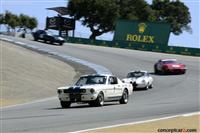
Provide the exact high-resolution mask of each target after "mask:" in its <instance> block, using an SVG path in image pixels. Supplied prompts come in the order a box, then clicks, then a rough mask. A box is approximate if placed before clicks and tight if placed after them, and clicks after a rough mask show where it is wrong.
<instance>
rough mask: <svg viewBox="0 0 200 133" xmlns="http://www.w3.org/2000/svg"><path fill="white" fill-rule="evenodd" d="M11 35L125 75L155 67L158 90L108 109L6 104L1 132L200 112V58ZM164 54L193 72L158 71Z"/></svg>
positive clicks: (89, 125)
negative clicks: (159, 62)
mask: <svg viewBox="0 0 200 133" xmlns="http://www.w3.org/2000/svg"><path fill="white" fill-rule="evenodd" d="M11 39H13V40H16V41H20V42H24V43H28V44H33V45H36V46H39V47H41V48H48V49H51V50H53V51H56V52H59V53H62V54H67V55H70V56H73V57H76V58H79V59H83V60H86V61H89V62H92V63H95V64H99V65H101V66H104V67H106V68H107V69H109V70H110V71H111V72H112V73H113V74H115V75H116V76H118V77H119V78H124V77H125V76H126V75H127V73H128V72H129V71H131V70H147V71H150V72H152V76H153V78H154V88H152V89H150V90H147V91H145V90H140V91H134V93H133V95H132V96H131V97H130V101H129V103H128V104H126V105H120V104H119V103H118V102H115V103H105V106H103V107H89V105H87V104H83V105H77V104H72V107H71V108H69V109H62V108H61V107H60V104H59V101H58V99H57V98H55V99H50V100H47V101H43V102H37V103H32V104H26V105H21V106H16V107H10V108H3V109H2V110H1V118H0V119H1V124H2V127H1V130H2V132H20V133H21V132H72V131H78V130H83V129H88V128H96V127H101V126H108V125H114V124H121V123H128V122H134V121H141V120H147V119H153V118H159V117H164V116H171V115H177V114H183V113H189V112H197V111H199V110H200V103H199V100H200V93H199V89H200V87H199V83H200V80H199V79H200V77H199V71H200V70H199V61H200V60H199V59H200V58H199V57H190V56H181V55H170V54H162V53H153V52H143V51H135V50H127V49H119V48H109V47H96V46H89V45H79V44H69V43H66V44H64V45H63V46H56V45H49V44H45V43H41V42H34V41H28V40H22V39H17V38H11ZM162 58H176V59H178V60H179V61H180V62H182V63H185V64H186V66H187V68H188V71H187V72H186V74H185V75H167V76H164V75H163V76H162V75H155V74H153V65H154V63H155V62H156V61H157V60H158V59H162ZM55 96H56V91H55Z"/></svg>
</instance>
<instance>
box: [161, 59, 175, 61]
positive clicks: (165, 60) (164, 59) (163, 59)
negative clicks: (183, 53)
mask: <svg viewBox="0 0 200 133" xmlns="http://www.w3.org/2000/svg"><path fill="white" fill-rule="evenodd" d="M161 61H177V59H161Z"/></svg>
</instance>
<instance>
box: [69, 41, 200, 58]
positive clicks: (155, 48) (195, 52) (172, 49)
mask: <svg viewBox="0 0 200 133" xmlns="http://www.w3.org/2000/svg"><path fill="white" fill-rule="evenodd" d="M66 41H67V42H70V43H79V44H87V45H96V46H106V47H116V48H126V49H134V50H142V51H152V52H161V53H170V54H180V55H190V56H200V49H198V48H186V47H176V46H162V45H159V44H158V45H152V44H142V43H135V42H134V43H131V42H122V41H121V42H120V41H104V40H91V39H85V38H72V37H69V38H67V39H66Z"/></svg>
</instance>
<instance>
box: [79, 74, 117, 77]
mask: <svg viewBox="0 0 200 133" xmlns="http://www.w3.org/2000/svg"><path fill="white" fill-rule="evenodd" d="M87 76H106V77H108V76H114V75H112V74H88V75H82V76H81V77H87Z"/></svg>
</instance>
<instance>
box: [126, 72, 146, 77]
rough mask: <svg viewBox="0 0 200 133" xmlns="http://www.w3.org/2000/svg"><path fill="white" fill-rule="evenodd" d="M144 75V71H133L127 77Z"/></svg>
mask: <svg viewBox="0 0 200 133" xmlns="http://www.w3.org/2000/svg"><path fill="white" fill-rule="evenodd" d="M144 75H145V73H144V72H131V73H128V75H127V78H139V77H142V76H144Z"/></svg>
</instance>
